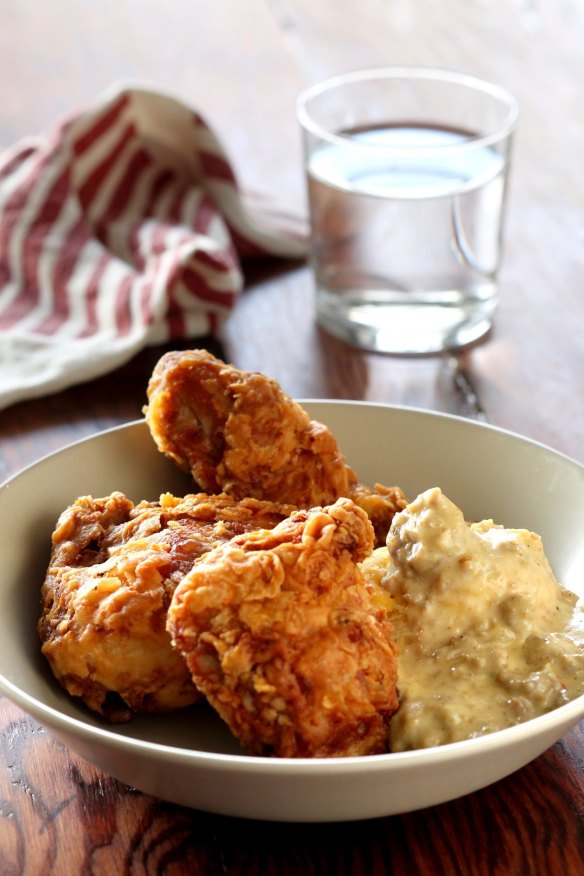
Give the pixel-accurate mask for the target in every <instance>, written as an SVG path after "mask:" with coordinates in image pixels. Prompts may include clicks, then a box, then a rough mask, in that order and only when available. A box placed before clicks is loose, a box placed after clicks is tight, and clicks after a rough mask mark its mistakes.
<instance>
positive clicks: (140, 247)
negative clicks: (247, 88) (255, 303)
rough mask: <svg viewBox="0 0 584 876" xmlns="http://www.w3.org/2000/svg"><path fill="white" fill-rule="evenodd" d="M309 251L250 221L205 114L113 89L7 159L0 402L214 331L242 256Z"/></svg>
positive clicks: (237, 282)
mask: <svg viewBox="0 0 584 876" xmlns="http://www.w3.org/2000/svg"><path fill="white" fill-rule="evenodd" d="M304 253H305V241H304V239H303V238H302V237H301V236H296V235H294V234H293V233H289V232H285V231H283V230H280V231H279V232H276V231H267V230H265V229H264V230H263V229H262V228H261V227H259V225H258V224H257V223H256V222H254V221H253V220H252V219H251V218H250V216H249V214H248V213H247V212H246V211H245V209H244V207H243V205H242V201H241V199H240V196H239V193H238V188H237V183H236V180H235V178H234V175H233V172H232V169H231V167H230V165H229V162H228V160H227V157H226V155H225V153H224V151H223V149H222V147H221V145H220V143H219V142H218V140H217V138H216V137H215V135H214V134H213V132H212V131H211V130H210V129H209V127H208V126H207V125H206V124H205V122H204V121H203V120H202V119H201V118H200V116H199V115H198V114H197V113H196V112H194V111H193V110H192V109H190V108H189V107H187V106H185V105H184V104H182V103H181V102H179V101H177V100H175V99H174V98H172V97H170V96H168V95H164V94H160V93H157V92H153V91H151V90H145V89H141V88H123V89H119V90H117V91H113V92H111V93H109V94H106V95H104V96H103V97H102V98H101V99H100V100H99V101H98V102H97V104H96V105H95V106H94V107H91V108H89V109H88V110H86V111H84V112H81V113H79V114H77V115H75V116H73V117H71V118H68V119H66V120H65V121H63V122H62V123H60V124H58V125H57V126H56V128H55V130H54V131H52V132H51V133H50V134H49V135H48V136H47V137H46V138H38V139H34V140H32V139H31V140H27V141H23V142H21V143H19V144H17V145H16V146H15V147H14V148H13V149H11V150H9V151H7V152H6V153H4V154H3V155H2V156H0V408H6V407H7V406H8V405H10V404H13V403H14V402H16V401H19V400H22V399H25V398H32V397H35V396H40V395H43V394H46V393H48V392H54V391H57V390H59V389H62V388H64V387H66V386H69V385H72V384H74V383H79V382H82V381H84V380H88V379H90V378H92V377H96V376H98V375H101V374H104V373H106V372H108V371H110V370H112V369H113V368H115V367H117V366H118V365H120V364H122V363H123V362H126V361H127V360H128V359H130V358H131V356H133V355H134V354H135V353H136V352H137V351H138V350H140V349H141V348H143V347H144V346H146V345H149V344H156V343H160V342H163V341H165V340H167V339H170V338H174V337H177V338H181V337H197V336H202V335H206V334H208V333H211V332H214V331H215V330H216V329H217V327H218V326H219V325H220V323H221V321H222V320H223V319H224V318H225V316H226V315H227V314H228V313H229V311H230V309H231V308H232V306H233V304H234V301H235V299H236V297H237V295H238V293H239V292H240V291H241V288H242V283H243V278H242V271H241V262H240V260H241V259H242V258H245V257H247V256H251V255H257V254H268V255H274V256H282V257H285V258H295V257H301V256H303V255H304Z"/></svg>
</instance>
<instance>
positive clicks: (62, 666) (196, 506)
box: [38, 493, 294, 722]
mask: <svg viewBox="0 0 584 876" xmlns="http://www.w3.org/2000/svg"><path fill="white" fill-rule="evenodd" d="M293 510H294V509H293V508H292V507H291V506H276V505H273V504H271V503H263V502H259V501H257V500H254V499H250V500H246V501H244V502H237V501H236V500H234V499H233V498H232V497H230V496H226V495H219V496H207V495H206V494H198V495H192V496H186V497H184V498H182V499H179V498H176V497H174V496H171V495H169V494H165V495H163V496H161V498H160V501H159V502H141V503H140V504H139V505H136V506H134V504H133V503H132V502H131V501H130V500H129V499H128V498H127V497H126V496H124V495H123V494H122V493H113V494H112V495H111V496H108V497H105V498H102V499H93V498H92V497H90V496H86V497H82V498H80V499H78V500H77V501H76V502H75V503H73V505H71V506H70V507H69V508H67V509H66V510H65V511H64V512H63V513H62V514H61V516H60V518H59V521H58V523H57V526H56V529H55V532H54V534H53V549H52V555H51V561H50V565H49V569H48V572H47V576H46V579H45V582H44V584H43V587H42V612H41V617H40V620H39V624H38V630H39V634H40V637H41V640H42V642H43V645H42V651H43V653H44V655H45V657H46V658H47V660H48V661H49V663H50V665H51V668H52V670H53V672H54V674H55V676H56V677H57V678H58V679H59V681H60V682H61V684H62V685H63V686H64V687H65V688H66V690H67V691H68V692H69V693H70V694H72V695H73V696H77V697H80V698H81V699H83V700H84V702H85V703H86V704H87V705H88V706H89V707H90V708H91V709H93V710H95V711H97V712H99V713H100V714H102V715H103V716H104V717H106V718H108V720H110V721H115V722H119V721H125V720H128V719H129V718H130V717H131V715H132V713H133V712H149V711H152V712H158V711H168V710H171V709H176V708H180V707H183V706H186V705H189V704H190V703H193V702H196V701H197V700H198V699H200V694H199V693H198V692H197V690H196V688H195V687H194V685H193V683H192V680H191V677H190V674H189V672H188V671H187V669H186V666H185V664H184V661H183V660H182V658H181V657H180V655H178V654H177V653H176V652H175V651H174V650H173V648H172V646H171V643H170V637H169V635H168V633H167V632H166V628H165V626H166V613H167V611H168V606H169V604H170V600H171V597H172V594H173V592H174V589H175V587H176V585H177V584H178V582H179V581H180V580H181V579H182V577H183V576H184V574H185V573H186V572H187V571H189V570H190V568H191V566H192V564H193V562H194V561H195V560H196V559H197V558H198V557H200V556H201V555H202V554H204V553H206V552H207V551H208V550H210V549H212V548H214V547H216V546H217V545H219V544H222V543H224V542H225V541H228V540H229V539H231V538H233V537H234V536H236V535H239V534H241V533H242V532H246V531H248V530H250V529H255V528H257V527H258V526H262V527H271V526H275V525H276V523H278V522H280V521H281V520H282V519H284V518H285V517H286V516H287V515H288V514H289V513H291V512H292V511H293Z"/></svg>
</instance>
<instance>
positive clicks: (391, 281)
mask: <svg viewBox="0 0 584 876" xmlns="http://www.w3.org/2000/svg"><path fill="white" fill-rule="evenodd" d="M517 116H518V108H517V103H516V101H515V99H514V97H513V96H512V95H511V94H510V93H509V92H508V91H506V90H505V89H504V88H502V87H499V86H496V85H493V84H491V83H489V82H486V81H484V80H481V79H477V78H475V77H472V76H467V75H464V74H459V73H454V72H449V71H445V70H434V69H424V68H391V67H390V68H381V69H372V70H360V71H356V72H352V73H347V74H343V75H339V76H335V77H333V78H331V79H328V80H325V81H324V82H321V83H319V84H317V85H314V86H312V87H311V88H308V89H307V90H306V91H304V92H303V93H302V94H301V95H300V97H299V99H298V119H299V122H300V125H301V128H302V131H303V137H304V148H305V158H306V175H307V184H308V196H309V205H310V218H311V237H312V245H311V259H312V265H313V269H314V276H315V281H316V301H317V304H316V307H317V320H318V322H319V324H320V325H321V326H322V327H323V328H324V329H326V330H327V331H329V332H331V333H332V334H334V335H336V336H338V337H340V338H343V339H344V340H346V341H348V342H349V343H351V344H353V345H355V346H357V347H360V348H363V349H367V350H373V351H378V352H382V353H395V354H404V355H407V354H411V355H416V354H418V355H419V354H430V353H439V352H442V351H444V350H449V349H456V348H458V347H461V346H466V345H467V344H470V343H472V342H474V341H476V340H478V339H479V338H480V337H482V336H483V335H484V334H485V333H486V332H488V331H489V329H490V327H491V324H492V317H493V313H494V311H495V308H496V306H497V300H498V290H497V275H498V271H499V266H500V262H501V244H502V231H503V219H504V212H505V203H506V194H507V187H508V176H509V162H510V154H511V144H512V136H513V132H514V130H515V127H516V122H517Z"/></svg>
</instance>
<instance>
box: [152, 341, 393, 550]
mask: <svg viewBox="0 0 584 876" xmlns="http://www.w3.org/2000/svg"><path fill="white" fill-rule="evenodd" d="M144 413H145V416H146V421H147V423H148V426H149V428H150V431H151V433H152V436H153V438H154V440H155V442H156V444H157V446H158V448H159V449H160V450H161V452H163V453H165V454H166V455H167V456H169V457H170V458H171V459H173V460H174V461H175V462H176V464H177V465H178V466H179V467H180V468H181V469H183V470H184V471H187V472H191V474H192V476H193V478H194V479H195V481H196V482H197V484H198V485H199V487H200V488H201V489H203V490H206V491H207V492H210V493H213V492H220V491H225V492H227V493H229V494H230V495H233V496H236V497H237V498H243V497H245V496H254V497H256V498H258V499H266V500H269V501H273V502H290V503H292V504H294V505H296V506H298V507H299V508H311V507H313V506H317V505H326V504H328V503H330V502H334V501H335V499H337V498H339V497H341V496H346V497H349V498H352V499H354V501H355V502H356V503H357V504H359V505H361V506H362V507H364V508H365V509H366V510H367V511H368V513H369V515H370V518H371V521H372V523H373V526H374V529H375V534H376V539H377V543H378V544H383V543H384V542H385V537H386V535H387V532H388V530H389V526H390V524H391V520H392V518H393V515H394V514H395V513H396V511H399V510H401V509H402V508H404V507H405V505H406V504H407V499H406V497H405V496H404V494H403V493H402V491H401V490H400V489H399V487H391V488H387V487H382V486H379V485H376V487H375V488H374V489H373V490H370V489H369V488H367V487H365V486H364V485H363V484H361V483H359V480H358V478H357V475H356V474H355V472H354V471H353V470H352V469H351V468H350V467H349V466H348V465H347V464H346V462H345V460H344V457H343V454H342V452H341V450H340V448H339V446H338V444H337V441H336V439H335V438H334V436H333V435H332V433H331V432H330V430H329V429H328V428H327V427H326V426H324V425H322V424H321V423H318V422H316V421H314V420H311V419H310V418H309V416H308V414H307V413H306V412H305V411H304V410H303V408H302V407H301V406H300V405H299V404H298V403H297V402H295V401H293V400H292V399H291V398H290V397H289V396H288V395H286V394H285V393H284V392H283V391H282V389H281V388H280V386H279V385H278V383H277V382H276V381H275V380H272V379H270V378H269V377H266V376H264V375H263V374H260V373H255V372H249V371H241V370H238V369H237V368H234V367H233V366H231V365H227V364H225V363H224V362H222V361H221V360H220V359H217V358H216V357H214V356H213V355H211V353H209V352H207V351H206V350H186V351H180V352H171V353H166V354H165V355H164V356H163V357H162V358H161V359H160V361H159V362H158V364H157V365H156V367H155V369H154V371H153V374H152V376H151V379H150V382H149V385H148V405H147V406H146V407H145V408H144Z"/></svg>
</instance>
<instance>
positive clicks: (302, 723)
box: [168, 499, 398, 757]
mask: <svg viewBox="0 0 584 876" xmlns="http://www.w3.org/2000/svg"><path fill="white" fill-rule="evenodd" d="M372 546H373V530H372V527H371V524H370V522H369V520H368V519H367V516H366V514H365V512H364V511H362V510H361V509H360V508H358V507H357V506H356V505H355V504H354V503H353V502H352V501H351V500H349V499H339V500H338V501H337V502H336V503H335V504H334V505H332V506H330V507H325V508H322V509H321V508H315V509H312V510H310V511H299V512H297V513H295V514H293V515H292V516H291V517H290V518H289V519H288V520H286V521H284V522H283V523H281V524H279V525H278V526H276V527H275V528H274V529H273V530H271V531H265V530H264V531H257V532H253V533H249V534H246V535H243V536H239V537H238V538H236V539H234V540H233V541H232V542H230V543H229V544H226V545H223V546H220V547H218V548H216V549H215V550H213V551H211V552H210V553H208V554H207V555H206V556H205V557H204V558H202V559H201V560H200V561H199V562H198V563H197V564H196V565H195V566H194V567H193V569H192V571H191V572H190V573H189V574H188V575H187V576H185V578H184V579H183V580H182V582H181V583H180V585H179V586H178V587H177V589H176V591H175V594H174V597H173V600H172V603H171V607H170V610H169V614H168V628H169V630H170V632H171V635H172V638H173V642H174V644H175V646H176V648H177V649H178V650H179V651H180V652H181V653H182V654H183V655H184V657H185V659H186V661H187V663H188V665H189V668H190V670H191V672H192V675H193V679H194V681H195V683H196V685H197V687H198V688H199V689H200V690H201V691H202V692H203V693H204V694H205V696H206V697H207V698H208V700H209V702H210V703H211V704H212V705H213V706H214V707H215V709H216V710H217V711H218V712H219V714H220V715H221V716H222V717H223V719H224V720H225V721H226V722H227V723H228V725H229V726H230V727H231V729H232V731H233V733H234V734H235V735H236V736H237V737H238V738H239V740H240V741H241V742H242V744H243V745H244V746H246V747H247V748H248V749H249V750H250V751H252V752H254V753H256V754H262V755H264V754H268V755H277V756H283V757H330V756H349V755H361V754H374V753H379V752H382V751H385V750H386V745H387V735H388V722H389V718H390V716H391V714H392V713H393V712H394V711H395V709H396V708H397V704H398V701H397V691H396V656H395V649H394V645H393V641H392V630H391V625H390V624H389V621H388V620H387V615H386V612H385V611H383V610H382V609H379V608H377V607H375V605H374V604H373V603H372V600H371V599H370V595H369V592H368V588H367V585H366V583H365V581H364V579H363V576H362V575H361V573H360V571H359V569H358V567H357V563H359V562H361V561H362V560H363V559H364V558H365V557H366V556H367V555H368V554H369V553H370V552H371V549H372Z"/></svg>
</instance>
